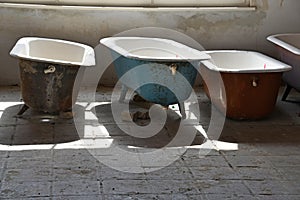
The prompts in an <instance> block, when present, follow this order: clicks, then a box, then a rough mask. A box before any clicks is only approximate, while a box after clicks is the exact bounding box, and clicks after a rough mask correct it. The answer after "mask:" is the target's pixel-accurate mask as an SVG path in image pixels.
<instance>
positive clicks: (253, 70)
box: [201, 50, 291, 120]
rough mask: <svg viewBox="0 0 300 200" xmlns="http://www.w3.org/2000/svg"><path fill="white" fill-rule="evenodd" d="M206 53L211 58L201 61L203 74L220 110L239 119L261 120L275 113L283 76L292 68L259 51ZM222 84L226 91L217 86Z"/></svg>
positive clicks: (212, 98)
mask: <svg viewBox="0 0 300 200" xmlns="http://www.w3.org/2000/svg"><path fill="white" fill-rule="evenodd" d="M207 53H208V54H209V55H210V56H211V57H212V59H211V60H210V61H203V62H202V67H201V75H202V77H203V79H204V88H205V91H206V93H207V95H208V96H209V97H210V99H211V101H212V103H213V104H214V105H215V106H216V107H217V108H218V109H219V110H221V111H223V112H226V116H227V117H229V118H232V119H238V120H242V119H251V120H252V119H261V118H264V117H266V116H268V115H269V114H270V113H271V112H272V111H273V109H274V106H275V104H276V99H277V95H278V90H279V87H280V84H281V77H282V73H283V72H285V71H288V70H290V69H291V67H290V66H288V65H286V64H284V63H282V62H279V61H277V60H274V59H272V58H270V57H268V56H265V55H263V54H260V53H257V52H249V51H225V50H223V51H221V50H220V51H208V52H207ZM215 74H221V76H215ZM216 77H221V79H222V80H219V79H220V78H219V79H218V78H216ZM222 81H223V83H224V87H223V89H222V88H220V87H219V86H218V85H220V84H219V83H220V82H222ZM208 85H209V86H210V87H209V88H210V91H208V87H207V86H208Z"/></svg>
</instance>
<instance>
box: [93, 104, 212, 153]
mask: <svg viewBox="0 0 300 200" xmlns="http://www.w3.org/2000/svg"><path fill="white" fill-rule="evenodd" d="M130 109H135V110H136V109H141V110H145V108H141V107H137V106H134V105H133V104H131V105H130ZM93 110H94V112H93V113H94V114H95V115H96V116H97V118H98V121H99V123H100V124H103V125H104V126H105V128H106V129H107V131H108V133H109V134H110V137H113V138H114V143H117V144H123V145H124V141H122V140H123V139H124V138H125V137H127V138H129V139H127V140H126V141H125V143H127V144H126V145H131V146H135V147H147V148H162V147H165V146H168V147H182V146H191V145H201V144H203V143H204V142H205V141H206V139H205V137H204V136H203V135H202V134H201V133H200V132H199V131H198V130H197V129H195V127H194V126H193V125H186V126H185V127H184V129H183V131H184V133H183V134H182V135H181V134H180V135H181V136H179V137H176V135H177V136H178V132H179V126H180V123H181V122H182V121H181V118H180V116H179V115H178V114H177V113H176V112H174V111H171V110H168V115H167V120H166V123H165V124H164V125H163V124H159V125H158V126H161V129H160V131H158V132H157V133H156V134H155V133H150V134H151V135H152V134H153V136H151V137H146V136H145V137H146V138H139V137H135V135H134V133H133V132H128V134H127V133H125V131H124V130H121V129H120V128H119V126H123V127H127V128H128V130H130V126H132V125H129V124H130V123H129V122H123V123H121V124H119V126H118V125H117V124H116V122H115V120H114V117H113V114H112V109H111V104H106V105H99V106H96V107H94V109H93ZM149 123H150V119H148V120H137V121H136V122H135V125H137V126H140V127H144V128H145V129H146V131H145V134H147V133H146V132H149V131H150V132H151V130H149V129H147V127H146V126H145V125H148V124H149ZM112 124H113V125H112ZM138 134H139V135H140V134H141V133H138ZM120 136H123V137H120ZM175 137H176V142H174V138H175Z"/></svg>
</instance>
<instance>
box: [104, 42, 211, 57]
mask: <svg viewBox="0 0 300 200" xmlns="http://www.w3.org/2000/svg"><path fill="white" fill-rule="evenodd" d="M100 42H101V43H102V44H103V45H105V46H107V47H108V48H110V49H112V50H114V51H115V52H117V53H119V54H120V55H122V56H124V57H127V58H132V59H138V60H150V61H174V62H176V61H177V62H180V61H186V60H189V61H190V60H206V59H209V58H210V57H209V56H208V55H207V54H205V53H204V52H202V51H198V50H196V49H193V48H191V47H188V46H186V45H184V44H181V43H178V42H176V41H173V40H168V39H162V38H147V37H110V38H103V39H101V40H100Z"/></svg>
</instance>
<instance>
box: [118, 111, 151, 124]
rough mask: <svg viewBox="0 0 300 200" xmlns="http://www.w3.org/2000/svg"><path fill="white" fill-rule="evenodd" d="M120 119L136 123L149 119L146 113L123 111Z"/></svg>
mask: <svg viewBox="0 0 300 200" xmlns="http://www.w3.org/2000/svg"><path fill="white" fill-rule="evenodd" d="M121 119H122V120H123V121H133V122H136V121H137V120H139V119H141V120H147V119H150V117H149V112H148V111H129V112H128V111H123V112H122V113H121Z"/></svg>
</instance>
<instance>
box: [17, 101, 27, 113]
mask: <svg viewBox="0 0 300 200" xmlns="http://www.w3.org/2000/svg"><path fill="white" fill-rule="evenodd" d="M28 108H29V107H28V106H27V105H26V104H24V105H23V106H22V108H21V110H20V111H19V112H18V114H17V116H20V115H23V113H24V112H25V111H26V110H28Z"/></svg>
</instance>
